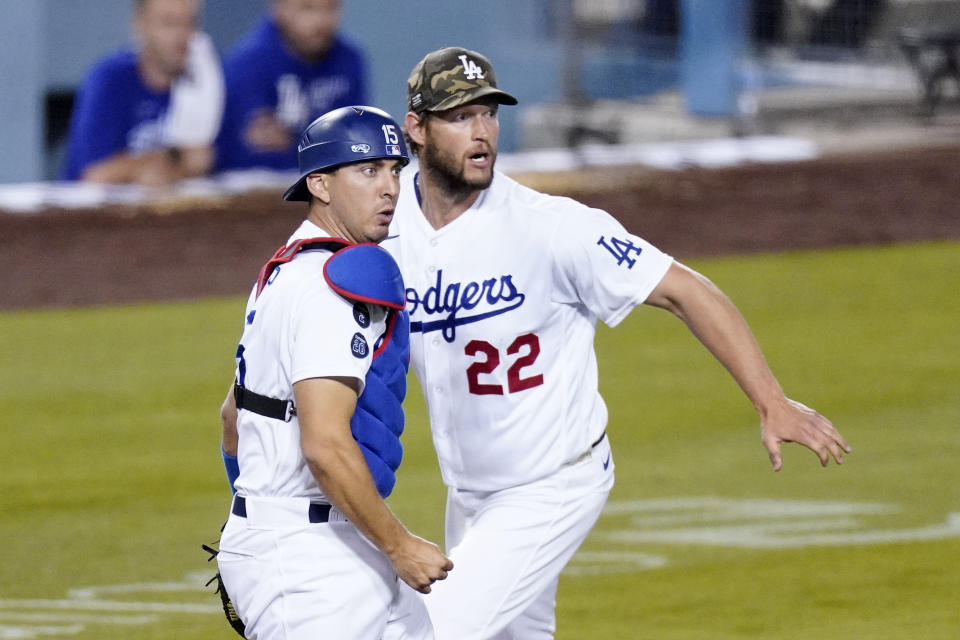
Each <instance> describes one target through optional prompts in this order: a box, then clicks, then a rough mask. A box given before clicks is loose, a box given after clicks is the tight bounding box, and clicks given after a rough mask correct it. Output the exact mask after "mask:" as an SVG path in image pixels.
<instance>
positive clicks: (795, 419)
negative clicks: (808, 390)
mask: <svg viewBox="0 0 960 640" xmlns="http://www.w3.org/2000/svg"><path fill="white" fill-rule="evenodd" d="M760 436H761V440H762V442H763V446H764V447H766V449H767V453H769V454H770V463H771V464H772V465H773V470H774V471H780V469H781V468H782V467H783V455H782V454H781V452H780V445H781V444H783V443H784V442H796V443H798V444H802V445H803V446H805V447H807V448H808V449H810V450H811V451H813V452H814V453H815V454H817V457H818V458H820V464H821V466H824V467H825V466H827V463H829V462H830V456H833V459H834V460H836V462H837V464H843V454H844V453H850V452H851V451H852V449H851V448H850V445H848V444H847V441H846V440H844V439H843V436H841V435H840V433H839V432H838V431H837V429H836V428H835V427H834V426H833V423H831V422H830V421H829V420H827V419H826V418H824V417H823V416H822V415H820V414H819V413H817V412H816V411H814V410H813V409H811V408H810V407H807V406H805V405H803V404H800V403H799V402H796V401H794V400H791V399H789V398H784V401H783V402H781V403H778V404H777V405H775V406H774V407H773V408H772V409H770V410H769V411H768V412H767V415H766V417H765V418H764V419H762V421H761V425H760Z"/></svg>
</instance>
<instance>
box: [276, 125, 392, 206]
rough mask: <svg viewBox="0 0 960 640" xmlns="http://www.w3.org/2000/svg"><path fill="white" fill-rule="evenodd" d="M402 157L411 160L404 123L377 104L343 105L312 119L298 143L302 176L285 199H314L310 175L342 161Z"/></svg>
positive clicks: (298, 157) (298, 159) (298, 156)
mask: <svg viewBox="0 0 960 640" xmlns="http://www.w3.org/2000/svg"><path fill="white" fill-rule="evenodd" d="M380 158H386V159H398V160H400V161H401V163H402V164H403V165H406V164H407V163H408V162H410V157H409V156H408V155H407V145H406V143H405V142H404V140H403V132H402V131H401V130H400V126H399V125H398V124H397V123H396V122H394V120H393V118H391V117H390V114H389V113H387V112H386V111H381V110H380V109H377V108H375V107H365V106H355V107H341V108H340V109H334V110H333V111H329V112H327V113H325V114H323V115H322V116H320V117H319V118H317V119H316V120H314V121H313V122H311V123H310V126H308V127H307V128H306V129H304V131H303V133H302V134H301V135H300V141H299V142H298V143H297V164H298V165H299V168H300V178H299V179H298V180H297V181H296V182H295V183H294V184H293V186H291V187H290V188H289V189H287V192H286V193H285V194H283V199H284V200H304V201H306V202H309V201H310V192H309V191H308V190H307V184H306V180H307V176H308V175H310V174H311V173H315V172H317V171H323V170H324V169H331V168H333V167H336V166H338V165H341V164H347V163H350V162H362V161H364V160H377V159H380Z"/></svg>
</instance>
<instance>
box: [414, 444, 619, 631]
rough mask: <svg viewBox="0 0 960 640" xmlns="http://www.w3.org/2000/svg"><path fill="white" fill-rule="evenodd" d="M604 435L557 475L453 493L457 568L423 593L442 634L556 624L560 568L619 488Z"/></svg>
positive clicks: (450, 534) (452, 546)
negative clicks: (488, 489)
mask: <svg viewBox="0 0 960 640" xmlns="http://www.w3.org/2000/svg"><path fill="white" fill-rule="evenodd" d="M613 467H614V465H613V460H612V456H611V453H610V443H609V441H608V439H607V438H604V439H603V440H602V441H601V442H600V443H598V444H597V445H596V446H595V447H593V448H592V449H591V450H590V451H589V452H587V453H586V454H584V456H581V458H579V459H578V460H576V461H574V462H572V463H570V464H567V465H566V466H564V467H562V468H561V469H560V470H559V471H557V472H556V473H554V474H553V475H551V476H549V477H547V478H544V479H542V480H538V481H536V482H532V483H530V484H526V485H521V486H519V487H511V488H509V489H504V490H501V491H494V492H482V491H464V490H458V489H454V488H450V489H449V490H448V494H447V516H446V546H447V549H448V552H449V556H450V559H451V560H453V564H454V567H453V571H451V572H450V575H449V577H448V578H447V579H446V580H442V581H440V582H436V583H435V584H434V585H433V591H432V593H430V594H429V595H428V596H425V597H424V598H423V600H424V602H425V604H426V606H427V609H428V610H429V612H430V617H431V619H432V620H433V626H434V629H435V631H436V636H437V640H490V639H495V640H508V639H513V640H521V639H522V640H544V639H549V638H553V633H554V631H555V629H556V615H555V611H554V610H555V608H556V593H557V583H558V580H559V577H560V572H561V571H563V568H564V567H565V566H566V564H567V563H568V562H569V561H570V559H571V558H572V557H573V554H574V553H575V552H576V550H577V548H579V547H580V545H581V543H583V541H584V540H585V539H586V537H587V535H588V534H589V533H590V530H591V529H592V528H593V525H594V524H595V523H596V521H597V518H599V517H600V512H601V510H602V509H603V505H604V504H605V503H606V500H607V495H609V493H610V490H611V489H612V488H613Z"/></svg>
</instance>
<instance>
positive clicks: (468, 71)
mask: <svg viewBox="0 0 960 640" xmlns="http://www.w3.org/2000/svg"><path fill="white" fill-rule="evenodd" d="M460 62H462V63H463V74H464V75H465V76H466V77H467V80H476V79H477V78H481V79H482V78H483V69H481V68H480V67H479V66H477V63H476V62H474V61H473V60H471V59H470V58H468V57H467V54H463V55H462V56H460Z"/></svg>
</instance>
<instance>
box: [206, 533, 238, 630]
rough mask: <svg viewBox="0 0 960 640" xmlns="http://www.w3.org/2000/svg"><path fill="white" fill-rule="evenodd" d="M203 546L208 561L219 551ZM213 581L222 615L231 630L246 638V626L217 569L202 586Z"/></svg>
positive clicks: (207, 585)
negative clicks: (234, 606) (215, 584)
mask: <svg viewBox="0 0 960 640" xmlns="http://www.w3.org/2000/svg"><path fill="white" fill-rule="evenodd" d="M200 546H201V547H203V550H204V551H206V552H207V553H209V554H210V557H209V558H207V562H210V561H211V560H213V559H214V558H216V557H217V554H218V553H220V551H219V550H217V549H214V548H213V547H210V546H208V545H205V544H203V545H200ZM214 582H216V583H217V590H216V593H217V595H219V596H220V603H221V604H222V605H223V615H225V616H226V617H227V622H229V623H230V626H231V627H233V630H234V631H236V632H237V633H238V634H240V637H241V638H246V637H247V636H246V635H244V632H245V631H246V626H245V625H244V624H243V620H241V619H240V616H238V615H237V611H236V609H234V608H233V602H231V601H230V594H229V593H227V588H226V587H225V586H223V579H222V578H221V577H220V572H219V571H217V574H216V575H215V576H213V577H212V578H210V580H208V581H207V584H205V585H204V586H206V587H209V586H210V585H211V584H213V583H214Z"/></svg>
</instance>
